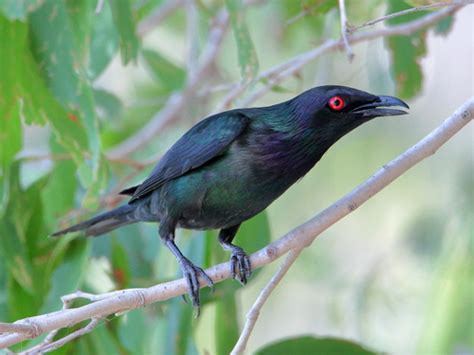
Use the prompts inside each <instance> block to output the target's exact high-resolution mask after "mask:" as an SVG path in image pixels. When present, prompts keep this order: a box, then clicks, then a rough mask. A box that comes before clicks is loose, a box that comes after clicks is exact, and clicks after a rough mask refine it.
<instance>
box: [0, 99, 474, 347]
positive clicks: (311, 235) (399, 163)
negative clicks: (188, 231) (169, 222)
mask: <svg viewBox="0 0 474 355" xmlns="http://www.w3.org/2000/svg"><path fill="white" fill-rule="evenodd" d="M473 117H474V97H471V98H470V99H469V100H467V101H466V102H465V103H464V104H463V105H462V106H461V107H460V108H458V109H457V110H456V112H454V113H453V114H452V115H451V116H450V117H449V118H447V119H446V120H445V121H444V122H443V123H442V124H441V125H440V126H439V127H437V128H436V129H435V130H434V131H433V132H431V133H430V134H429V135H427V136H426V137H425V138H424V139H422V140H421V141H419V142H418V143H416V144H415V145H414V146H413V147H411V148H410V149H408V150H407V151H406V152H404V153H403V154H401V155H400V156H398V157H397V158H395V159H394V160H392V161H391V162H389V163H388V164H386V165H384V166H383V167H382V168H381V169H380V170H378V171H377V172H376V173H375V174H374V175H373V176H372V177H370V178H369V179H368V180H366V181H365V182H364V183H362V184H361V185H359V186H358V187H356V188H355V189H354V190H353V191H352V192H350V193H349V194H347V195H346V196H345V197H343V198H341V199H339V200H338V201H336V202H335V203H334V204H332V205H331V206H329V207H328V208H326V209H325V210H324V211H322V212H320V213H319V214H317V215H316V216H314V217H313V218H311V219H310V220H308V221H307V222H305V223H304V224H302V225H300V226H298V227H297V228H295V229H293V230H292V231H290V232H289V233H288V234H286V235H285V236H283V237H282V238H280V239H278V240H276V241H274V242H272V243H271V244H269V245H268V246H267V247H265V248H263V249H261V250H259V251H257V252H256V253H254V254H252V255H251V257H250V259H251V264H252V267H253V268H259V267H261V266H263V265H266V264H268V263H270V262H272V261H274V260H275V259H277V258H278V257H280V256H281V255H283V254H285V253H287V252H288V251H290V250H292V249H299V248H303V247H306V246H308V245H310V244H311V243H312V242H313V240H314V239H315V238H316V237H317V236H318V235H319V234H321V233H322V232H323V231H324V230H326V229H327V228H329V227H330V226H331V225H333V224H334V223H335V222H337V221H338V220H340V219H341V218H343V217H344V216H346V215H347V214H349V213H351V212H352V211H354V210H355V209H357V208H358V207H359V206H360V205H361V204H363V203H364V202H366V201H367V200H368V199H370V198H371V197H372V196H373V195H375V194H376V193H377V192H379V191H380V190H382V189H383V188H384V187H386V186H388V185H389V184H390V183H391V182H392V181H394V180H395V179H396V178H398V177H399V176H401V175H402V174H403V173H405V172H406V171H407V170H408V169H410V168H411V167H413V166H414V165H416V164H417V163H418V162H420V161H421V160H423V159H425V158H427V157H429V156H431V155H432V154H434V153H435V152H436V150H437V149H439V148H440V147H441V146H442V145H443V144H445V143H446V142H447V141H448V140H449V139H450V138H451V137H452V136H454V135H455V134H456V133H457V132H458V131H460V130H461V129H462V128H463V127H464V126H466V125H467V124H468V123H469V122H470V121H471V120H472V119H473ZM287 260H289V261H288V264H289V265H288V267H289V266H290V265H291V264H292V263H293V261H294V259H293V258H292V257H290V258H289V259H287ZM285 267H286V266H285ZM285 267H284V268H285ZM284 268H282V269H284ZM280 272H286V271H285V270H283V271H280ZM206 273H207V274H208V275H209V276H210V277H211V278H212V279H213V280H214V282H220V281H223V280H225V279H227V278H230V276H231V275H230V267H229V263H222V264H219V265H216V266H214V267H212V268H209V269H208V270H206ZM281 276H283V275H281ZM279 277H280V276H277V277H275V278H274V279H272V281H271V282H273V281H274V280H278V278H279ZM277 282H278V281H276V283H277ZM276 283H275V285H276ZM273 288H274V286H269V287H266V288H265V289H266V290H269V291H270V292H271V290H273ZM262 292H263V291H262ZM266 292H267V293H268V291H266ZM184 293H186V282H185V281H184V279H179V280H174V281H170V282H166V283H162V284H159V285H156V286H153V287H150V288H142V289H129V290H122V291H115V292H112V293H110V294H107V297H105V298H104V296H103V295H102V296H97V299H98V300H97V301H96V302H93V303H90V304H88V305H85V306H82V307H78V308H70V309H63V310H60V311H57V312H53V313H48V314H44V315H40V316H35V317H31V318H26V319H23V320H20V321H17V322H16V323H19V324H29V325H31V326H33V327H34V328H35V329H36V330H37V331H36V334H34V335H35V336H39V335H40V334H43V333H46V332H50V331H53V330H55V329H59V328H66V327H71V326H73V325H75V324H78V323H80V322H83V321H85V320H92V319H100V318H103V317H106V316H107V315H110V314H117V313H122V312H125V311H128V310H131V309H134V308H138V307H143V306H145V305H148V304H151V303H154V302H158V301H163V300H167V299H169V298H172V297H176V296H178V295H182V294H184ZM267 297H268V295H265V296H262V297H260V298H259V299H261V300H262V299H263V301H265V299H267ZM263 303H264V302H260V303H259V304H258V305H257V306H255V309H256V310H259V309H260V308H261V306H262V305H263ZM255 314H258V312H256V313H254V315H255ZM252 322H255V321H252ZM246 328H249V326H246V327H244V329H246ZM247 333H248V336H249V335H250V333H251V331H247ZM248 336H247V335H246V337H247V338H248ZM32 337H33V335H30V334H24V333H7V334H4V335H1V336H0V348H4V347H7V346H10V345H13V344H16V343H19V342H21V341H23V340H26V339H28V338H32ZM243 342H245V341H243Z"/></svg>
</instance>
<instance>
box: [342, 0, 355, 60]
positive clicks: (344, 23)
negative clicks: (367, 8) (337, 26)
mask: <svg viewBox="0 0 474 355" xmlns="http://www.w3.org/2000/svg"><path fill="white" fill-rule="evenodd" d="M339 17H340V19H341V37H342V42H343V43H344V47H345V48H346V53H347V57H348V58H349V61H352V59H354V52H352V48H351V45H350V44H349V40H348V39H347V34H348V33H349V31H348V30H347V14H346V3H345V1H344V0H339Z"/></svg>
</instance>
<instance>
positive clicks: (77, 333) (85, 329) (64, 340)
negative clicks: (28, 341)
mask: <svg viewBox="0 0 474 355" xmlns="http://www.w3.org/2000/svg"><path fill="white" fill-rule="evenodd" d="M99 321H100V319H99V318H92V319H91V321H90V322H89V323H88V324H87V325H86V326H85V327H83V328H80V329H78V330H76V331H74V332H72V333H71V334H68V335H66V336H65V337H63V338H61V339H58V340H56V341H54V342H52V343H49V344H43V345H42V346H40V347H35V348H34V349H33V348H32V349H29V350H27V351H25V352H23V353H21V354H25V355H26V354H44V353H49V352H50V351H53V350H56V349H59V348H60V347H61V346H63V345H65V344H67V343H69V342H70V341H72V340H74V339H77V338H79V337H81V336H83V335H85V334H87V333H90V332H91V331H93V330H94V329H95V327H97V325H99Z"/></svg>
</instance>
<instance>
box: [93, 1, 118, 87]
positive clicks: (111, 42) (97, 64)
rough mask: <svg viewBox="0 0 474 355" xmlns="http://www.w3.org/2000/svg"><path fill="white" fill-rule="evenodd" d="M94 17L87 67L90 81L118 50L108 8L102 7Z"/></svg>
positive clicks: (115, 29) (115, 33)
mask: <svg viewBox="0 0 474 355" xmlns="http://www.w3.org/2000/svg"><path fill="white" fill-rule="evenodd" d="M104 5H106V4H104ZM94 16H95V21H94V23H93V25H92V36H91V42H90V48H89V60H88V66H87V74H88V76H89V78H90V79H91V80H93V79H96V78H97V77H98V76H99V75H100V74H101V73H102V72H103V71H104V70H105V68H107V66H108V65H109V63H110V61H111V60H112V58H113V57H114V56H115V54H116V53H117V50H118V48H119V34H118V32H117V28H115V24H114V20H113V17H112V10H111V9H110V7H109V6H103V8H102V11H101V12H100V13H99V14H98V15H94Z"/></svg>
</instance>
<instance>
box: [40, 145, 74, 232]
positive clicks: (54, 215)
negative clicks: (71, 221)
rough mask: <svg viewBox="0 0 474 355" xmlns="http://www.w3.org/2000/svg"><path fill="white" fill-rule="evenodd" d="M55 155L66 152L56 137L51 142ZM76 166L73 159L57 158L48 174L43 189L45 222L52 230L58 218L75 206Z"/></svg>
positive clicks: (52, 151)
mask: <svg viewBox="0 0 474 355" xmlns="http://www.w3.org/2000/svg"><path fill="white" fill-rule="evenodd" d="M50 146H51V153H52V154H53V155H55V154H57V155H60V154H65V150H64V148H62V147H61V146H60V145H59V144H58V143H57V142H56V141H55V140H54V139H52V141H51V143H50ZM75 172H76V167H75V166H74V162H73V161H72V160H57V161H55V164H54V168H53V169H52V171H51V173H50V174H49V176H48V180H47V183H46V185H45V187H44V189H43V190H42V191H41V198H42V201H43V206H44V222H45V224H46V225H47V226H48V227H49V228H50V230H52V229H53V228H55V227H56V226H57V225H58V220H59V219H60V218H61V217H63V216H64V214H65V213H66V211H69V210H71V209H72V208H73V207H74V202H75V194H76V188H77V187H78V186H77V185H78V184H77V181H76V178H75Z"/></svg>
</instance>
